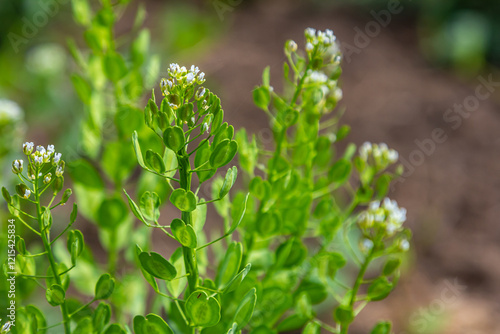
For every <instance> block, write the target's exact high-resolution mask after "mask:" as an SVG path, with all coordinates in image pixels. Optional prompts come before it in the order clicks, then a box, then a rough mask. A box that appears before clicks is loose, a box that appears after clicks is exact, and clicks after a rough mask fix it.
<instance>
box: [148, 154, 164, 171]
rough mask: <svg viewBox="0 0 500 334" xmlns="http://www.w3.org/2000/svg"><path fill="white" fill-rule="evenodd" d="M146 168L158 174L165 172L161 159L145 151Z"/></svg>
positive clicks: (157, 155)
mask: <svg viewBox="0 0 500 334" xmlns="http://www.w3.org/2000/svg"><path fill="white" fill-rule="evenodd" d="M146 166H147V167H148V168H150V169H152V170H154V171H155V172H157V173H159V174H163V173H165V171H166V169H165V163H164V162H163V158H162V157H161V156H160V155H159V154H158V153H156V152H153V151H152V150H147V151H146Z"/></svg>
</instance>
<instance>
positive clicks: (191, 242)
mask: <svg viewBox="0 0 500 334" xmlns="http://www.w3.org/2000/svg"><path fill="white" fill-rule="evenodd" d="M170 229H171V230H172V234H173V235H174V236H175V238H176V239H177V241H179V242H180V243H181V245H183V246H185V247H189V248H196V247H197V246H198V240H197V238H196V233H195V231H194V229H193V227H192V226H191V225H186V223H184V221H182V220H181V219H174V220H173V221H172V223H171V224H170Z"/></svg>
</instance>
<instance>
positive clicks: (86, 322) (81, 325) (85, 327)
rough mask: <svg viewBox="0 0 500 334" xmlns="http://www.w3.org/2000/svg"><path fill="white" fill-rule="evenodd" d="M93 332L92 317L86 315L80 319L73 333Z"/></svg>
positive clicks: (85, 333)
mask: <svg viewBox="0 0 500 334" xmlns="http://www.w3.org/2000/svg"><path fill="white" fill-rule="evenodd" d="M93 332H94V328H93V327H92V319H91V318H90V317H86V318H83V319H81V320H80V321H78V324H77V325H76V328H75V330H74V331H73V333H72V334H88V333H93Z"/></svg>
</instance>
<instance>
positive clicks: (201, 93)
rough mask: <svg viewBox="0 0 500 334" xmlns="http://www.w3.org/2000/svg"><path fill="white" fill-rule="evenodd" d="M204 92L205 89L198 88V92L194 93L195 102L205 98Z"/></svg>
mask: <svg viewBox="0 0 500 334" xmlns="http://www.w3.org/2000/svg"><path fill="white" fill-rule="evenodd" d="M206 92H207V90H206V89H205V87H200V88H198V90H197V91H196V95H195V98H196V100H197V101H199V100H201V99H202V98H203V97H204V96H205V93H206Z"/></svg>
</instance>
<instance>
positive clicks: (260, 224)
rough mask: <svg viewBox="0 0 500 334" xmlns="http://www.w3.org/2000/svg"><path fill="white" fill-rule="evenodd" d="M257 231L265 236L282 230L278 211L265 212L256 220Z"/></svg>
mask: <svg viewBox="0 0 500 334" xmlns="http://www.w3.org/2000/svg"><path fill="white" fill-rule="evenodd" d="M256 224H257V226H256V227H257V232H258V233H259V235H260V236H261V237H263V238H269V237H271V236H273V235H275V234H278V233H279V232H280V230H281V226H282V223H281V218H280V216H279V215H278V214H277V213H276V212H269V211H268V212H265V213H263V214H262V215H260V217H259V218H258V219H257V221H256Z"/></svg>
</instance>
